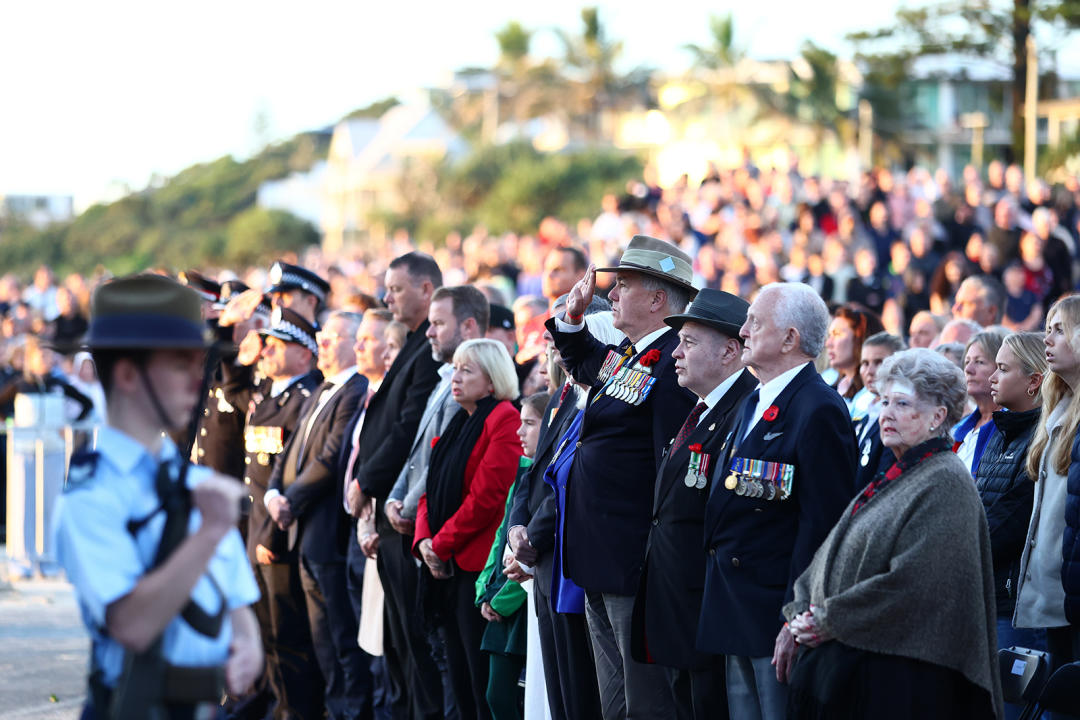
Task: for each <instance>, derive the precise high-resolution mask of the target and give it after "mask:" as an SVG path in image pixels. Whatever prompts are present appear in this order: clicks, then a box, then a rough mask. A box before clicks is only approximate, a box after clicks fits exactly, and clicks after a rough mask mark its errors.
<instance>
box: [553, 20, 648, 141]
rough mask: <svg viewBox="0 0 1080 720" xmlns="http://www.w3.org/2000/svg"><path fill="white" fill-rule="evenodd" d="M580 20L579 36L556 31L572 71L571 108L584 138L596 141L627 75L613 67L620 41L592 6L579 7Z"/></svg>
mask: <svg viewBox="0 0 1080 720" xmlns="http://www.w3.org/2000/svg"><path fill="white" fill-rule="evenodd" d="M581 22H582V29H581V34H579V35H571V34H570V33H567V32H566V31H565V30H562V29H561V28H560V29H558V30H557V31H556V32H557V33H558V36H559V39H560V40H561V41H562V44H563V50H564V55H565V57H564V61H565V62H566V64H567V66H568V67H569V68H570V70H571V73H572V75H571V77H572V80H573V86H574V89H575V92H574V93H573V97H572V100H571V101H572V102H573V104H574V110H575V111H576V113H577V114H578V115H579V116H580V117H582V119H583V120H584V124H585V131H586V137H588V138H589V139H591V140H594V141H595V140H599V139H600V138H601V136H602V134H603V119H604V115H605V114H606V113H607V112H608V111H610V110H612V109H614V108H615V107H616V105H617V104H618V101H619V99H620V96H621V95H623V94H624V93H625V92H626V90H627V89H628V88H627V82H626V78H623V77H620V75H619V74H618V72H617V71H616V70H615V62H616V61H617V60H618V58H619V56H620V55H622V51H623V44H622V42H621V41H619V40H612V39H610V38H608V35H607V30H606V28H605V27H604V25H603V23H601V21H600V13H599V11H598V10H597V9H596V8H595V7H586V8H583V9H582V11H581ZM635 79H639V78H635Z"/></svg>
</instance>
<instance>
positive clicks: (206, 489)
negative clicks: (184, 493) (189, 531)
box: [191, 473, 244, 535]
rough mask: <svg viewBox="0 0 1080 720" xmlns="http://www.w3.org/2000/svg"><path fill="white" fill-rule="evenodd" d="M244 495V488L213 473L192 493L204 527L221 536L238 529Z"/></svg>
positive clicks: (229, 479)
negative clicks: (235, 528) (241, 500)
mask: <svg viewBox="0 0 1080 720" xmlns="http://www.w3.org/2000/svg"><path fill="white" fill-rule="evenodd" d="M243 495H244V490H243V486H241V485H240V483H238V482H237V481H236V480H235V479H234V478H231V477H228V476H226V475H222V474H221V473H213V474H212V475H211V476H210V477H208V478H206V479H205V480H203V481H202V482H201V483H199V484H198V485H196V486H195V488H194V489H193V490H192V491H191V497H192V503H193V504H194V506H195V509H196V510H198V511H199V514H200V515H202V527H204V528H206V530H208V531H210V532H215V533H219V534H220V535H225V533H226V532H228V531H229V530H231V529H232V528H234V527H236V523H237V521H238V520H239V519H240V498H241V497H243Z"/></svg>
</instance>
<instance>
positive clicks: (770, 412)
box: [761, 405, 780, 422]
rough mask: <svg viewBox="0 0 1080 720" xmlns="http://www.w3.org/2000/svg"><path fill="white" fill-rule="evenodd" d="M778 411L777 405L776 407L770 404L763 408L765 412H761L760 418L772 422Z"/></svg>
mask: <svg viewBox="0 0 1080 720" xmlns="http://www.w3.org/2000/svg"><path fill="white" fill-rule="evenodd" d="M779 412H780V409H779V408H778V407H776V406H775V405H770V406H769V407H767V408H765V412H763V413H761V419H762V420H765V421H766V422H772V421H773V420H775V419H776V415H777V413H779Z"/></svg>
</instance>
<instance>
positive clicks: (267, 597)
mask: <svg viewBox="0 0 1080 720" xmlns="http://www.w3.org/2000/svg"><path fill="white" fill-rule="evenodd" d="M255 568H256V574H255V577H256V579H257V580H258V583H259V592H260V593H262V598H261V599H260V600H259V602H258V603H257V605H256V616H257V617H258V619H259V626H260V628H261V630H262V636H263V647H264V648H265V651H266V676H267V682H268V683H269V685H270V689H271V691H272V692H273V695H274V698H275V699H276V704H275V706H274V715H273V717H274V719H275V720H291V719H292V718H298V719H300V720H309V719H310V720H315V719H317V718H321V717H322V714H323V678H322V673H321V671H320V670H319V665H318V663H317V661H316V660H315V648H314V646H313V645H312V643H311V627H310V626H309V625H308V614H307V601H306V599H305V597H304V588H303V586H302V585H301V582H300V567H299V564H298V562H297V561H295V560H294V561H293V562H289V563H274V564H272V565H257V566H255Z"/></svg>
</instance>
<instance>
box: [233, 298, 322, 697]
mask: <svg viewBox="0 0 1080 720" xmlns="http://www.w3.org/2000/svg"><path fill="white" fill-rule="evenodd" d="M260 334H262V335H264V336H265V335H269V336H273V337H277V338H279V339H281V340H284V341H285V342H291V343H297V344H300V345H303V346H305V347H307V348H308V349H309V350H311V351H312V353H315V352H316V351H317V350H318V347H317V345H316V343H315V327H314V326H312V325H311V324H309V323H308V322H307V320H306V319H305V318H303V317H302V316H300V315H299V314H298V313H295V312H293V311H292V310H289V309H287V308H277V309H275V310H274V311H273V315H272V318H271V325H270V327H269V328H267V329H265V330H261V331H260ZM321 382H322V373H320V372H319V371H318V370H311V371H310V372H308V373H306V374H304V375H301V376H299V377H296V378H293V379H292V380H291V381H288V382H287V384H286V386H285V388H284V389H283V390H280V392H275V391H274V388H273V385H272V384H269V383H268V384H266V385H264V386H262V387H260V388H259V389H257V390H255V392H254V393H253V395H252V407H251V410H250V413H249V414H248V415H247V422H246V425H245V427H244V443H243V450H244V485H245V487H246V489H247V491H248V499H249V500H250V501H251V512H250V515H249V516H248V526H247V527H248V532H247V545H248V558H249V560H250V561H251V564H252V566H253V567H254V568H255V573H256V574H255V577H256V580H257V581H258V583H259V590H260V592H261V593H262V596H263V598H262V599H261V600H260V601H259V602H258V603H256V605H255V615H256V617H257V618H258V620H259V629H260V632H261V633H262V638H263V647H264V649H265V651H266V680H267V682H268V683H269V686H270V689H271V691H272V692H273V695H274V697H275V698H276V699H277V707H276V710H275V713H276V716H277V717H298V718H311V717H320V716H321V713H322V678H321V676H320V674H319V668H318V665H317V664H316V663H315V651H314V648H313V647H312V644H311V629H310V626H309V624H308V618H307V609H306V605H305V599H304V588H303V586H302V584H301V582H300V572H299V566H298V564H297V561H296V554H295V552H289V551H288V550H287V548H285V547H283V546H279V545H283V543H278V542H275V540H283V539H284V533H282V532H281V531H279V530H277V528H276V527H275V526H274V524H273V521H272V520H271V519H270V514H269V513H268V512H267V510H266V505H265V503H264V501H263V498H264V497H265V495H266V489H267V487H268V485H269V482H270V474H271V472H272V471H273V469H274V461H275V460H276V458H277V457H278V455H279V454H281V453H282V452H283V451H284V450H285V447H286V446H287V445H288V442H289V438H290V437H292V433H293V430H295V429H296V425H297V422H298V421H299V419H300V409H301V408H302V407H303V405H304V403H305V402H307V400H308V398H310V397H311V393H312V391H313V390H314V389H315V388H316V387H317V386H318V385H319V383H321ZM257 545H262V546H263V547H265V548H267V549H269V550H272V551H273V552H274V553H275V554H276V555H277V560H278V562H275V563H271V564H269V565H259V564H258V563H257V562H256V557H255V548H256V546H257Z"/></svg>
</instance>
